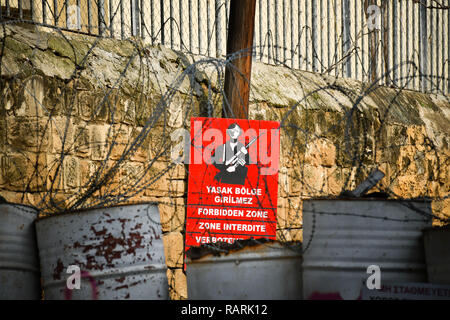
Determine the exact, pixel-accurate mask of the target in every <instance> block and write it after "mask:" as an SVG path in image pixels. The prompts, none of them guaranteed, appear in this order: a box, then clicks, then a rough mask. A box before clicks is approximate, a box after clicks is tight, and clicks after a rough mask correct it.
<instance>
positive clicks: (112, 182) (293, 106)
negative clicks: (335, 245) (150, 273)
mask: <svg viewBox="0 0 450 320" xmlns="http://www.w3.org/2000/svg"><path fill="white" fill-rule="evenodd" d="M170 21H171V20H166V23H168V22H170ZM175 22H176V21H175ZM24 23H29V21H27V20H24V19H15V20H2V21H1V32H2V37H1V41H2V42H1V46H0V74H1V82H0V92H1V96H0V99H1V101H2V103H1V104H2V106H3V107H2V110H1V113H0V114H1V115H2V117H3V119H2V120H3V122H5V123H7V126H6V127H7V129H5V130H6V131H7V133H6V132H5V133H0V134H6V135H7V138H6V139H4V140H5V143H4V145H3V146H1V148H2V150H3V157H2V177H3V180H2V181H3V183H2V191H3V192H4V196H5V198H8V195H7V192H15V193H18V194H21V198H20V203H23V204H30V203H32V204H33V205H35V206H36V207H37V208H38V209H39V210H40V212H41V214H58V213H61V212H67V211H75V210H79V209H89V208H98V207H107V206H112V205H116V204H123V203H129V202H133V201H136V199H140V198H145V199H148V198H152V199H153V200H155V201H158V202H159V203H161V204H164V205H168V206H171V207H176V206H177V205H178V204H177V199H185V198H186V188H185V186H186V184H187V177H188V176H189V167H188V166H187V165H186V164H179V163H175V162H174V161H172V158H171V153H172V151H173V144H174V141H173V140H172V139H171V135H170V134H171V133H172V132H173V131H174V130H176V129H179V128H185V129H189V126H190V125H189V123H190V122H189V121H190V117H191V116H207V117H221V116H222V113H226V114H232V110H231V109H230V107H229V104H228V101H227V100H226V97H225V94H224V81H225V72H224V70H225V68H226V66H227V65H232V63H233V61H235V59H237V58H239V57H241V56H243V55H253V54H254V52H255V51H256V52H260V53H263V52H265V50H267V52H269V50H275V49H274V47H273V46H270V45H268V46H260V47H257V48H253V50H247V51H243V52H238V53H235V54H233V55H230V56H228V57H226V58H213V57H205V56H198V55H187V54H185V53H182V52H177V51H170V52H169V51H168V50H167V49H166V48H164V47H154V46H150V45H148V44H146V43H145V42H143V41H141V40H140V39H139V38H129V39H126V40H123V42H122V43H120V42H119V41H117V40H109V39H107V40H108V41H112V45H109V46H107V45H106V44H105V42H104V41H105V39H103V38H101V37H95V38H86V37H84V36H81V35H80V36H77V35H74V34H71V33H67V32H65V31H63V29H62V28H58V27H55V26H54V27H53V30H54V32H53V33H43V32H41V31H39V30H38V29H37V28H34V27H30V26H29V25H28V26H27V25H23V24H24ZM33 25H34V26H44V24H39V23H34V24H33ZM45 26H46V27H48V25H45ZM163 28H164V26H163ZM305 28H306V27H305ZM161 30H162V29H161ZM161 30H160V31H159V32H161ZM179 30H180V33H181V30H182V29H181V28H179ZM269 31H270V30H269ZM159 32H158V34H159ZM302 32H306V31H304V30H302ZM269 34H270V32H268V34H267V35H268V36H269ZM27 35H28V36H27ZM49 36H56V37H58V39H60V41H61V43H60V46H61V48H63V49H61V48H52V49H50V48H49V45H48V37H49ZM338 41H342V39H341V38H339V39H338ZM268 42H270V41H268ZM353 45H355V46H356V44H353ZM299 46H300V44H299V45H298V46H297V48H300V47H299ZM123 47H126V49H124V48H123ZM14 50H16V51H14ZM108 50H109V51H108ZM43 53H45V54H48V55H53V56H55V57H56V59H68V60H69V61H70V62H71V63H72V64H70V63H69V62H68V63H69V65H70V67H69V68H68V69H69V70H68V72H67V75H66V76H65V77H62V76H61V75H57V74H56V73H55V76H54V77H48V76H45V74H44V75H43V72H42V64H41V65H39V64H37V63H36V61H38V60H37V57H39V56H40V55H41V54H43ZM119 53H120V54H119ZM272 53H273V54H271V58H272V59H273V60H274V64H275V65H280V66H277V67H272V66H267V67H268V68H279V69H278V70H282V72H283V74H284V76H285V77H289V78H290V79H291V80H292V79H293V80H292V81H294V82H295V83H296V84H297V85H298V89H299V90H300V89H301V90H302V92H303V93H301V94H300V93H297V96H298V97H299V98H298V99H296V100H295V101H290V102H288V103H286V104H285V105H277V104H276V103H273V102H272V101H270V99H269V98H267V99H266V100H265V101H259V100H258V99H257V98H254V99H253V101H251V102H252V107H251V108H250V111H251V112H250V114H251V115H252V114H253V113H252V111H255V110H257V109H258V108H259V107H260V105H261V103H266V104H267V105H268V106H267V108H266V109H264V111H265V112H266V113H265V116H264V117H263V118H264V120H276V121H279V122H280V131H281V137H282V138H281V148H282V152H281V154H282V158H281V160H280V162H281V163H280V167H285V168H287V172H286V173H283V174H284V176H283V178H285V179H287V181H288V182H287V183H288V184H289V183H291V182H292V183H295V184H297V185H299V186H301V187H299V189H300V190H296V191H295V192H293V191H292V190H285V191H281V193H280V194H279V195H278V198H279V200H286V202H287V203H288V204H287V205H284V206H283V207H280V206H279V207H278V212H279V214H280V215H282V216H283V215H284V216H283V217H281V218H280V220H281V219H284V220H285V221H282V222H283V223H281V222H280V220H279V223H278V226H277V238H278V240H279V241H280V242H281V243H284V244H285V246H287V247H292V248H293V247H294V246H298V242H299V241H300V240H302V239H301V237H298V236H292V234H291V233H292V232H295V233H296V235H297V234H298V232H301V231H303V222H302V221H303V217H302V215H309V214H312V216H313V224H312V226H311V232H310V237H309V238H308V239H305V244H304V248H303V251H304V252H305V251H306V250H307V249H308V248H309V247H310V244H311V242H312V241H313V238H314V234H315V232H316V230H315V227H316V224H315V217H316V216H317V215H342V216H346V215H352V213H349V212H333V213H331V212H322V211H312V212H310V211H305V210H302V207H301V203H302V201H304V200H307V199H312V198H327V199H331V200H338V199H339V195H340V194H341V192H342V191H344V190H350V189H352V188H354V187H355V186H356V185H357V184H359V183H360V182H361V181H362V180H363V179H364V178H366V177H367V175H368V174H369V173H370V172H371V171H372V170H373V169H376V168H381V166H382V165H383V164H388V165H389V171H390V172H389V174H388V172H385V173H386V174H388V176H387V177H386V178H385V180H384V182H383V183H382V184H381V185H378V186H377V187H376V190H378V191H379V192H381V193H383V194H385V195H386V196H387V197H388V198H389V199H400V200H402V203H406V202H405V201H403V200H405V199H409V198H416V196H420V197H422V198H426V199H428V200H429V201H433V203H443V205H444V206H448V204H445V201H447V200H448V198H449V196H450V195H449V190H448V188H447V187H448V171H449V170H448V168H449V165H450V160H449V158H448V142H449V140H448V139H449V137H448V131H447V132H444V133H443V134H444V137H443V139H445V141H444V142H442V143H439V144H438V143H437V142H436V141H437V140H436V138H435V137H432V136H430V135H429V133H428V132H426V131H425V132H422V133H423V135H422V137H419V139H417V140H416V141H412V140H411V139H410V138H409V137H408V135H407V134H406V131H407V130H408V126H407V125H403V124H396V126H398V127H400V128H401V130H404V131H405V132H404V133H403V134H402V135H399V134H395V133H393V134H389V130H390V128H391V127H392V126H393V125H392V123H391V120H392V117H394V119H395V118H396V117H398V113H399V112H400V111H399V110H401V108H407V106H406V104H407V103H408V101H405V98H404V95H405V94H406V93H407V92H408V91H407V87H408V84H409V83H410V82H411V81H414V80H416V79H420V80H421V81H426V82H427V83H428V85H429V87H434V88H435V89H436V94H439V95H441V98H440V99H441V100H442V101H443V102H444V103H445V105H446V106H447V107H448V106H449V97H448V96H447V95H446V93H445V92H444V91H443V90H442V89H441V88H442V86H440V85H439V81H449V79H448V78H443V77H435V76H432V75H429V74H423V73H421V70H420V68H418V66H417V65H416V64H415V62H414V61H403V62H401V63H400V64H398V65H396V66H395V67H393V68H391V69H390V70H388V71H387V72H386V73H385V74H382V75H379V76H378V77H377V78H376V79H374V80H373V81H372V82H370V83H358V84H349V82H348V80H346V79H342V78H334V77H331V76H330V75H329V74H332V72H331V71H332V70H333V68H339V65H340V63H339V61H337V62H336V63H335V65H334V66H332V69H331V70H330V69H329V68H328V69H326V70H325V72H324V74H316V76H315V77H316V81H317V83H313V82H310V81H311V78H307V74H306V73H303V72H301V71H298V70H295V69H293V68H292V67H291V66H290V63H289V61H287V60H277V59H276V58H275V57H276V54H275V52H274V51H273V52H272ZM347 54H348V56H349V57H350V56H354V55H356V54H357V51H354V50H353V51H352V50H349V51H348V53H347ZM53 56H52V57H53ZM280 56H281V55H280ZM111 57H112V58H111ZM316 58H317V59H319V60H318V61H319V65H321V63H322V62H321V61H320V56H319V55H318V54H317V55H316ZM102 59H105V60H108V59H113V60H111V61H113V62H112V63H110V65H109V66H114V68H115V71H114V72H110V71H109V70H108V71H106V70H102V69H101V68H102V66H103V67H105V68H106V66H105V65H102V64H98V62H102ZM342 61H343V60H342ZM46 62H49V61H44V63H46ZM96 63H97V64H96ZM310 63H312V62H310ZM445 63H448V62H445ZM445 63H443V65H444V64H445ZM404 67H408V70H410V71H411V72H409V73H408V74H407V75H406V76H397V75H398V74H399V72H398V70H399V69H401V68H404ZM17 68H18V69H17ZM55 68H57V67H55ZM274 70H275V69H274ZM53 71H55V70H53ZM103 72H110V73H109V74H107V75H106V76H105V75H104V73H103ZM33 77H42V78H43V79H44V80H43V81H45V83H46V86H47V87H45V88H44V91H43V92H42V93H41V92H39V90H38V89H39V88H36V86H37V84H36V83H35V84H34V85H32V86H31V87H30V86H29V80H30V79H34V78H33ZM108 77H110V78H108ZM274 77H276V75H274ZM387 78H389V79H392V81H393V83H400V84H402V85H400V86H397V87H395V88H391V89H389V90H390V91H389V92H387V91H386V90H388V89H387V88H386V87H383V86H382V84H383V83H384V82H383V81H384V79H387ZM252 81H253V82H252V86H251V96H252V95H253V96H261V94H260V93H259V92H260V89H261V88H259V87H258V85H259V84H260V82H258V81H256V82H255V81H254V79H252ZM255 83H256V84H255ZM291 83H292V82H291ZM274 89H275V88H274ZM282 89H289V88H282ZM51 90H54V92H50V91H51ZM58 90H59V91H60V92H58ZM86 92H87V95H88V96H89V95H90V96H91V98H92V99H91V100H90V103H91V105H88V107H90V110H88V113H87V114H83V113H82V111H81V110H80V109H81V107H82V106H81V104H82V102H80V99H81V98H82V97H83V95H85V94H86ZM373 95H382V96H383V98H384V100H383V101H382V102H383V103H387V105H383V104H380V101H375V102H374V104H375V105H376V108H375V107H373V108H374V109H373V110H372V111H367V109H368V108H369V109H370V108H371V107H372V106H370V105H369V104H368V103H367V102H365V99H367V98H370V99H372V97H373ZM384 95H385V96H384ZM26 99H28V100H26ZM52 99H53V100H52ZM125 99H126V101H127V102H124V100H125ZM325 99H327V100H325ZM25 100H26V101H25ZM24 101H25V103H24ZM324 101H325V102H324ZM23 104H25V105H26V106H29V105H30V104H34V106H30V110H28V111H29V112H30V114H26V113H25V114H24V113H23V112H22V113H21V111H20V110H19V109H20V108H22V106H23ZM324 104H325V106H324ZM125 105H127V106H128V107H127V109H126V110H125ZM399 108H400V109H399ZM430 108H436V107H435V106H431V107H430ZM412 109H414V106H411V107H409V108H408V109H407V110H403V111H401V112H404V113H408V112H412V111H411V110H412ZM330 110H331V111H330ZM333 110H334V111H333ZM19 111H20V112H19ZM326 112H330V113H332V112H334V114H333V117H334V118H333V121H327V120H326V119H324V117H325V113H326ZM371 112H372V114H370V113H371ZM416 112H418V111H416ZM173 114H176V115H177V117H175V120H174V116H173ZM254 114H257V113H254ZM32 115H36V117H32ZM419 117H420V115H419ZM16 121H17V122H18V124H16V123H15V122H16ZM443 121H446V123H447V124H448V119H446V120H443ZM173 122H176V123H175V124H174V123H173ZM406 122H409V120H407V121H406ZM25 124H27V125H29V126H28V127H27V126H26V125H25ZM319 124H320V125H319ZM412 125H417V126H422V127H423V126H425V124H412ZM9 126H11V127H12V128H13V129H11V130H10V129H9ZM94 126H97V127H98V128H99V131H98V132H94V131H95V130H94V129H96V128H97V127H94ZM319 127H320V128H319ZM28 129H30V130H28ZM100 129H101V130H100ZM102 130H103V131H102ZM95 134H98V135H99V136H98V137H96V136H95ZM385 136H386V137H385ZM97 138H98V139H97ZM385 138H386V139H385ZM27 139H28V140H27ZM391 139H392V141H390V140H391ZM421 139H422V140H423V141H422V140H421ZM50 140H51V143H50ZM408 140H411V141H408ZM30 141H32V142H33V143H30ZM55 141H56V143H55ZM320 141H326V142H327V143H329V144H330V145H332V146H333V147H330V148H331V149H333V148H334V149H335V153H336V156H335V162H334V163H332V164H326V165H323V164H319V165H312V164H310V163H308V160H307V159H305V157H306V154H307V153H308V152H309V151H310V150H311V149H313V148H315V147H317V144H318V143H319V142H320ZM401 148H408V152H409V153H410V154H413V156H412V157H405V159H403V158H402V157H401V153H400V151H399V150H400V149H401ZM326 151H327V152H332V151H331V150H326ZM391 151H392V155H391V154H390V152H391ZM386 153H387V155H386ZM94 154H95V157H93V155H94ZM89 155H90V156H89ZM389 156H390V157H392V159H390V160H389V161H390V162H389V161H388V160H385V161H382V159H380V158H383V157H389ZM82 160H89V161H88V163H87V164H86V163H84V168H81V166H82V165H81V164H80V161H82ZM8 161H9V162H10V166H9V167H8V165H7V162H8ZM11 162H12V166H15V168H14V169H13V170H10V169H8V168H10V167H11ZM338 162H341V163H338ZM417 163H420V164H421V165H423V166H427V168H426V169H424V170H422V171H424V172H422V173H419V171H420V170H419V169H418V168H417ZM308 166H314V167H315V168H321V169H323V172H325V173H324V175H325V176H326V177H325V178H324V179H323V181H321V183H316V180H320V179H319V178H318V177H309V176H308V172H307V171H308ZM328 169H330V170H331V169H335V170H340V172H341V176H342V177H341V181H342V183H341V185H340V186H337V187H336V188H335V189H334V190H329V189H332V188H331V187H330V186H329V182H328V181H327V179H328V176H327V175H329V170H328ZM176 170H181V171H183V172H184V174H177V173H174V171H176ZM69 171H72V172H78V173H75V176H77V175H79V176H77V178H74V180H79V181H80V183H77V181H71V180H70V179H69V178H68V176H67V174H66V173H67V172H69ZM344 171H345V172H344ZM391 171H392V172H391ZM411 172H412V173H411ZM408 175H409V176H413V177H414V178H411V179H413V180H414V179H421V178H423V179H424V182H423V183H422V185H423V186H425V189H424V190H422V191H421V192H420V193H419V194H418V195H417V194H414V193H413V192H410V193H408V192H399V190H398V188H397V186H398V184H399V181H400V179H402V178H404V177H405V176H408ZM81 176H85V177H84V178H82V177H81ZM280 177H281V171H280ZM196 178H199V177H196ZM174 181H175V186H173V182H174ZM280 181H282V179H281V178H280ZM177 182H180V183H181V185H182V187H180V185H177ZM425 182H426V183H425ZM406 184H407V183H406ZM433 184H434V185H437V187H434V188H432V187H431V185H433ZM446 188H447V189H446ZM150 191H151V192H150ZM291 191H292V192H291ZM149 192H150V193H149ZM147 193H149V194H151V196H147V195H146V194H147ZM411 194H413V195H411ZM30 196H31V197H32V198H33V199H34V201H30ZM428 200H427V201H428ZM424 201H425V200H424ZM447 203H448V202H447ZM294 204H296V205H297V207H296V208H294ZM260 205H261V204H260ZM406 205H407V206H408V204H406ZM185 207H186V206H185V205H183V208H184V210H185ZM409 207H411V206H409ZM414 208H415V207H414ZM411 209H412V208H411ZM414 210H415V211H416V212H417V213H418V215H417V217H407V218H405V219H403V220H402V219H400V221H401V222H405V223H407V222H409V221H415V220H421V218H419V217H422V218H423V217H427V218H432V219H434V221H437V222H440V223H442V224H446V223H448V219H449V217H448V216H446V215H445V213H444V210H443V209H442V210H435V211H434V212H426V211H422V210H419V209H417V208H415V209H414ZM287 215H290V216H289V217H288V216H287ZM358 216H359V217H362V218H366V219H368V220H370V219H384V220H392V221H396V222H399V219H394V218H386V217H376V216H372V215H365V214H363V213H361V215H358ZM178 219H179V217H177V216H176V214H173V216H172V217H170V219H169V220H168V221H165V223H169V224H172V222H173V223H174V224H175V227H174V228H175V229H176V230H179V231H180V232H181V233H182V234H183V235H184V236H185V231H186V220H185V219H184V220H182V221H179V220H178ZM258 221H264V220H258V219H255V220H254V222H258ZM164 232H167V231H164ZM213 234H214V232H213V231H211V230H207V233H206V235H213ZM253 241H254V242H255V243H256V244H260V245H270V243H267V241H266V240H263V239H253ZM245 246H246V242H245V241H244V242H243V243H241V242H237V243H236V245H234V246H224V245H223V244H218V245H217V244H215V245H214V244H203V246H202V247H203V248H206V249H210V250H213V251H214V250H216V251H217V250H218V251H219V252H223V253H226V252H229V251H230V250H236V249H239V248H244V247H245ZM206 251H207V252H210V251H208V250H206ZM181 260H183V259H181ZM169 269H171V271H172V272H175V271H174V270H176V269H179V268H175V267H169ZM173 281H174V280H173ZM169 285H170V288H171V290H172V291H176V286H175V283H174V282H173V283H170V284H169ZM175 294H178V296H179V297H180V296H182V294H181V293H176V292H175Z"/></svg>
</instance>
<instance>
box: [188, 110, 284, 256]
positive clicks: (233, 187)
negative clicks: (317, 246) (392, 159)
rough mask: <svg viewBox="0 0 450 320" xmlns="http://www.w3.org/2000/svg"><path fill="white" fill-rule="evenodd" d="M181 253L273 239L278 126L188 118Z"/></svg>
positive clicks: (263, 123)
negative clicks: (183, 246) (219, 244)
mask: <svg viewBox="0 0 450 320" xmlns="http://www.w3.org/2000/svg"><path fill="white" fill-rule="evenodd" d="M190 139H191V145H190V157H189V161H190V163H189V182H188V200H187V221H186V250H188V249H189V247H191V246H200V245H202V244H204V243H216V242H227V243H233V242H234V241H236V240H244V239H249V238H255V239H256V238H268V239H275V238H276V225H277V222H276V221H277V220H276V211H277V196H278V165H279V156H280V123H279V122H276V121H259V120H243V119H219V118H192V119H191V136H190Z"/></svg>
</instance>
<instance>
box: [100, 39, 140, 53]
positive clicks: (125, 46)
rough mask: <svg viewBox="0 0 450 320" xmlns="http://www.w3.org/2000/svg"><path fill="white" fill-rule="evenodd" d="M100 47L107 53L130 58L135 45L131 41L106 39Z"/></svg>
mask: <svg viewBox="0 0 450 320" xmlns="http://www.w3.org/2000/svg"><path fill="white" fill-rule="evenodd" d="M98 47H99V48H100V49H102V50H105V51H107V52H114V53H116V54H118V55H119V56H121V57H130V56H131V55H132V54H133V52H134V49H135V47H134V45H133V44H132V43H131V42H130V41H119V40H115V39H108V38H104V39H101V40H100V41H99V42H98Z"/></svg>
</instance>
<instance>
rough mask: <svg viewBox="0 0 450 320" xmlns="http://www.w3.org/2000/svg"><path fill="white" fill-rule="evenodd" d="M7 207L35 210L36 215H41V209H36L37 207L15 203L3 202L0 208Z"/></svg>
mask: <svg viewBox="0 0 450 320" xmlns="http://www.w3.org/2000/svg"><path fill="white" fill-rule="evenodd" d="M5 205H9V206H19V207H25V208H29V209H32V210H35V211H36V214H38V213H39V209H38V208H37V207H35V206H32V205H30V204H23V203H15V202H2V203H0V206H5Z"/></svg>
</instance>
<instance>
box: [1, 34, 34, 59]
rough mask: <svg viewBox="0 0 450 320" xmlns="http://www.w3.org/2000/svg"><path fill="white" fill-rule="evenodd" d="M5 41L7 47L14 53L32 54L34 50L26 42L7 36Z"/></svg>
mask: <svg viewBox="0 0 450 320" xmlns="http://www.w3.org/2000/svg"><path fill="white" fill-rule="evenodd" d="M4 41H5V47H6V48H8V49H9V50H11V51H12V52H13V53H14V55H20V54H25V55H30V54H31V52H32V50H31V48H30V46H28V45H26V44H25V43H22V42H19V41H17V40H15V39H13V38H10V37H7V38H5V39H4Z"/></svg>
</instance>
